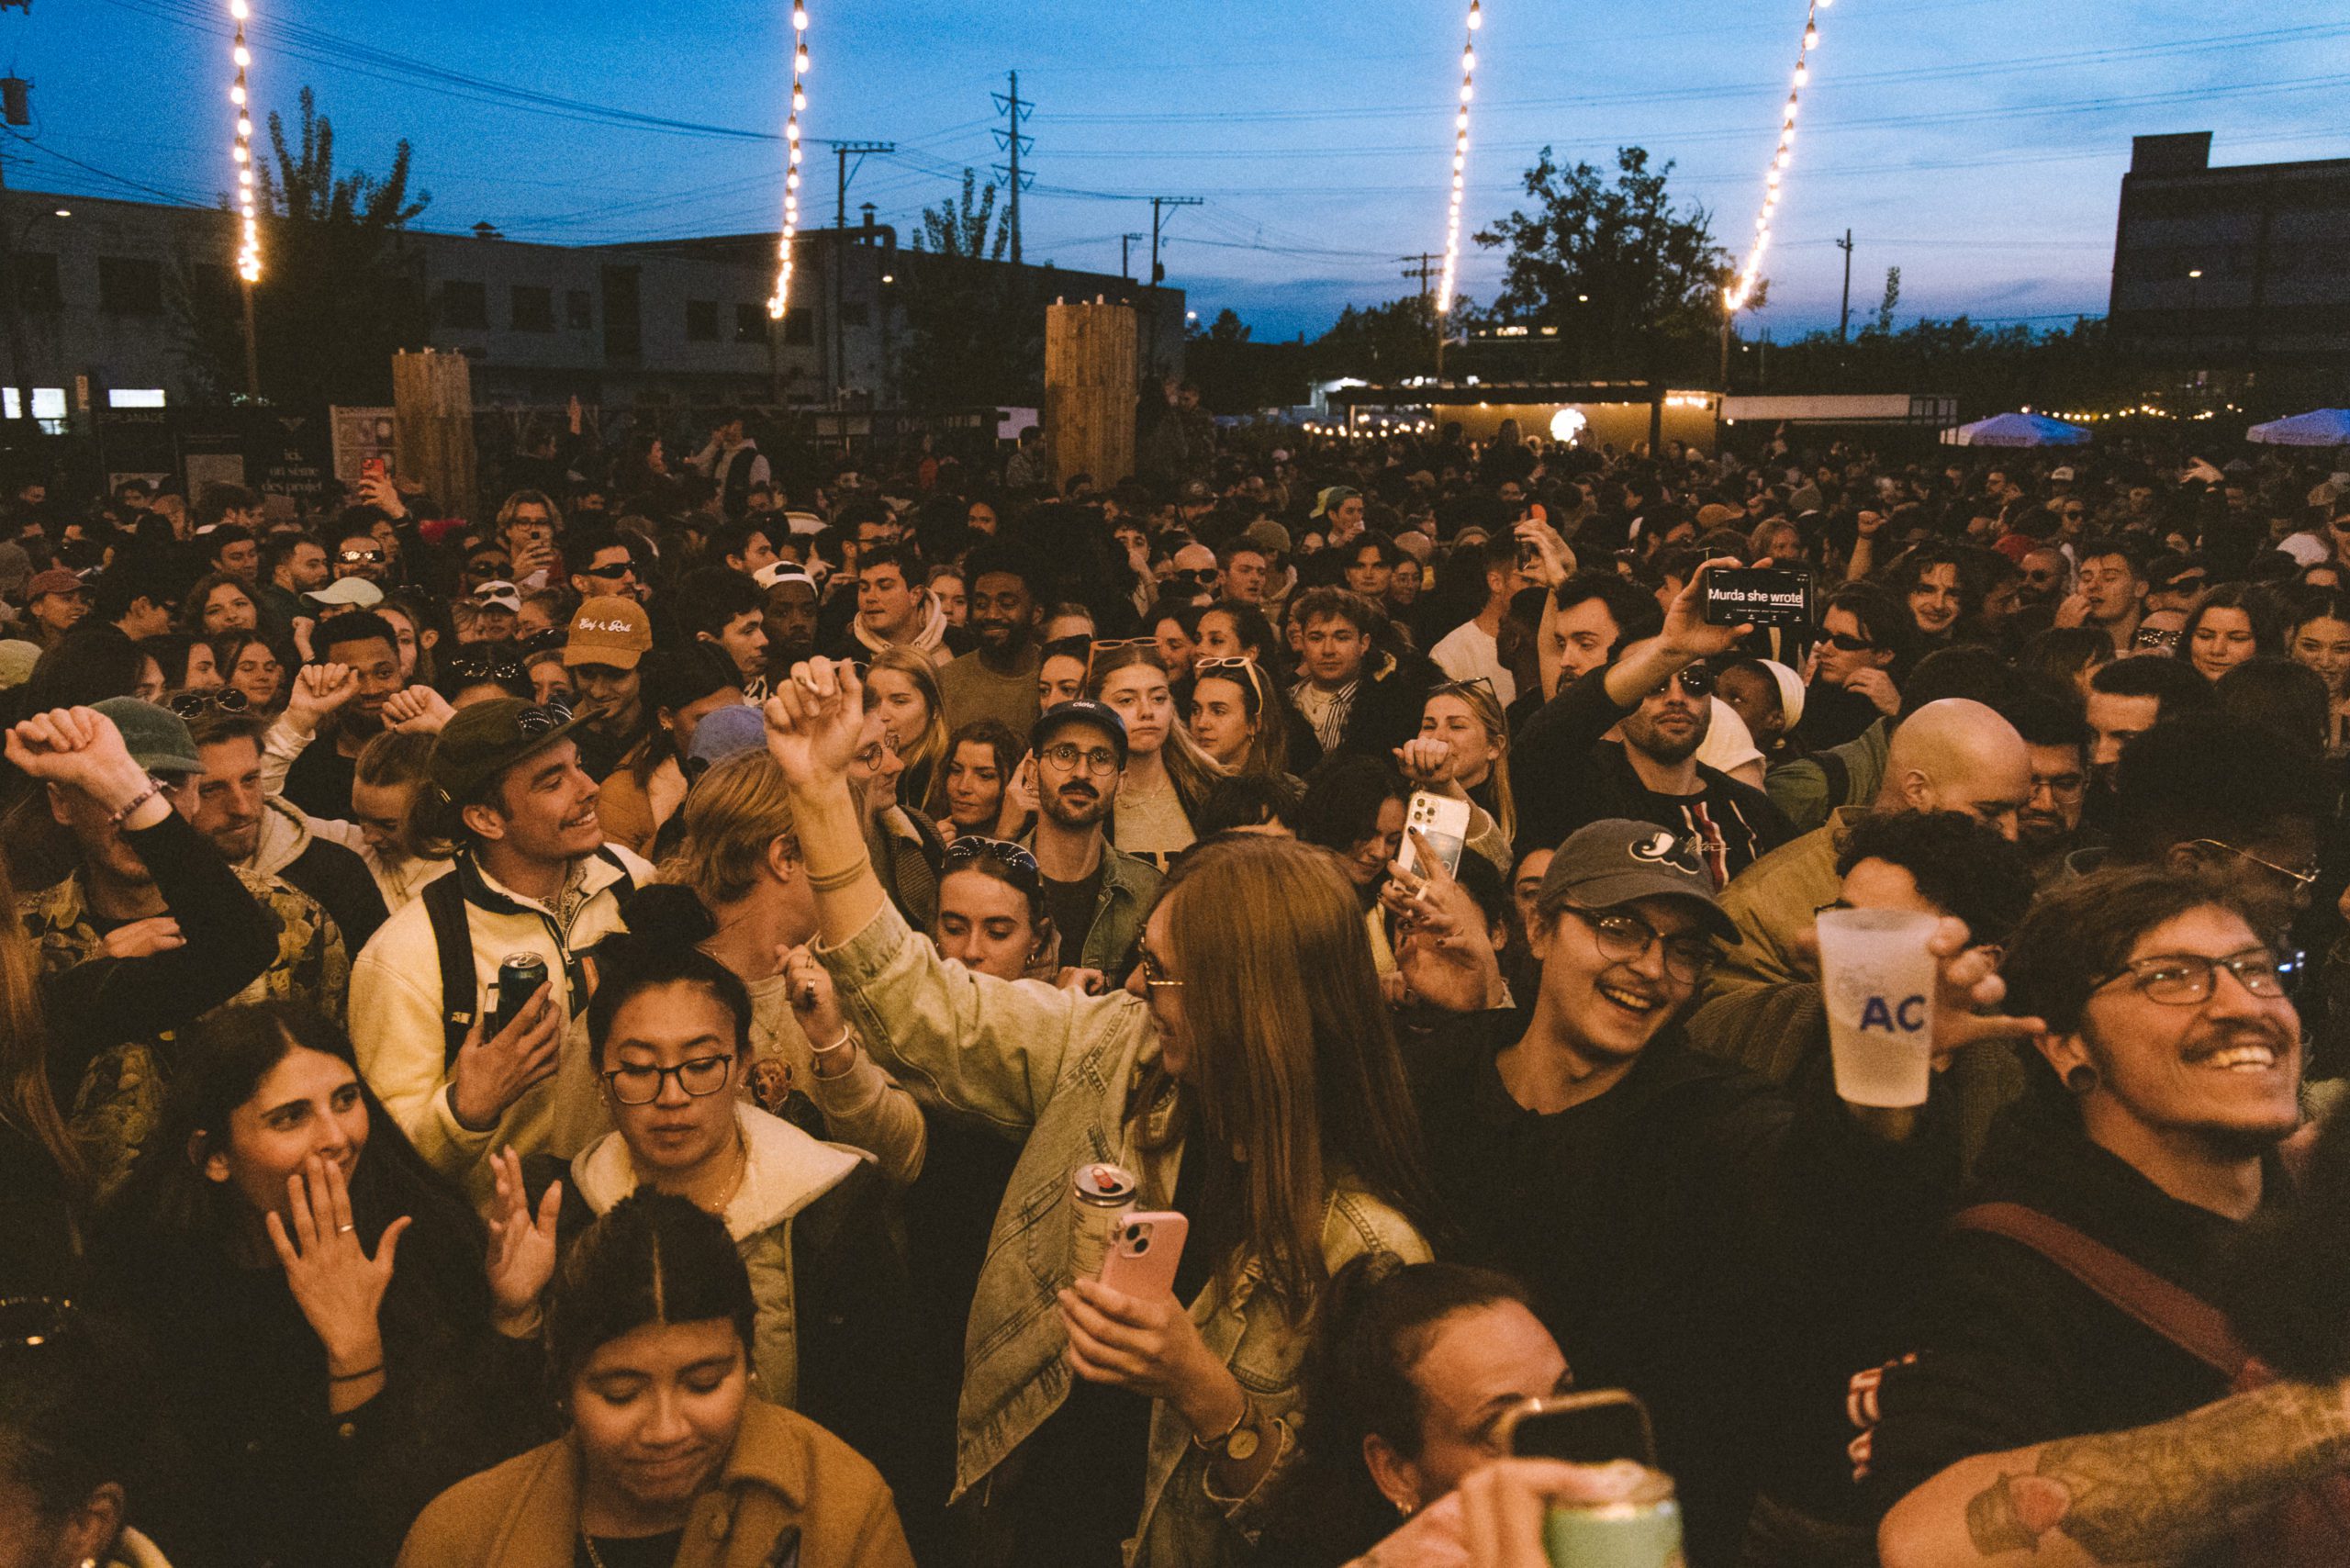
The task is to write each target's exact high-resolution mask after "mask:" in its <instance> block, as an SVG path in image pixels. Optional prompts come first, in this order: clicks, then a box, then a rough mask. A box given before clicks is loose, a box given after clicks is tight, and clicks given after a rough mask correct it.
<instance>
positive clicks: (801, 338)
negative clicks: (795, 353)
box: [783, 310, 816, 348]
mask: <svg viewBox="0 0 2350 1568" xmlns="http://www.w3.org/2000/svg"><path fill="white" fill-rule="evenodd" d="M783 341H784V342H787V343H791V344H794V345H796V346H798V347H800V348H806V347H808V346H809V345H810V344H811V343H813V342H815V341H816V313H815V312H814V311H812V310H787V311H785V312H784V313H783Z"/></svg>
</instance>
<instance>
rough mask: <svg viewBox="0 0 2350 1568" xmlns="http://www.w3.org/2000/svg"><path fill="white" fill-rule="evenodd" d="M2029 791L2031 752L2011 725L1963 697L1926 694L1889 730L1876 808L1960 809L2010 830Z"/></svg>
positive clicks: (2013, 831) (2002, 830) (2012, 834)
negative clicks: (1889, 743)
mask: <svg viewBox="0 0 2350 1568" xmlns="http://www.w3.org/2000/svg"><path fill="white" fill-rule="evenodd" d="M2030 799H2031V752H2030V750H2028V749H2027V748H2026V747H2025V745H2024V744H2023V737H2022V736H2021V735H2020V734H2016V727H2015V726H2014V725H2013V724H2010V723H2009V722H2007V721H2006V720H2005V719H2002V718H2001V717H1999V715H1998V714H1997V712H1995V711H1993V710H1991V709H1990V708H1987V707H1986V706H1985V705H1984V704H1982V703H1980V702H1977V701H1975V700H1973V699H1971V698H1965V697H1946V698H1944V699H1943V700H1941V701H1939V702H1929V703H1927V704H1926V705H1925V706H1924V707H1922V708H1920V709H1919V710H1918V711H1916V712H1914V713H1912V714H1910V715H1909V716H1908V718H1906V719H1904V720H1902V721H1901V727H1900V728H1899V729H1897V730H1895V731H1894V732H1893V745H1892V746H1891V748H1890V751H1889V753H1888V755H1887V756H1886V765H1885V783H1884V784H1883V785H1882V786H1881V787H1880V788H1879V789H1878V790H1877V797H1876V809H1877V810H1878V811H1881V812H1966V813H1968V814H1969V815H1970V816H1975V817H1979V818H1981V819H1982V820H1983V821H1985V822H1986V823H1990V824H1991V825H1992V826H1993V827H1996V828H1997V829H1998V830H1999V832H2000V833H2002V834H2005V835H2006V836H2007V837H2009V838H2013V837H2015V835H2016V813H2017V812H2019V811H2020V810H2021V809H2022V808H2023V805H2024V802H2025V801H2029V800H2030Z"/></svg>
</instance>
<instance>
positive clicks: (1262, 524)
mask: <svg viewBox="0 0 2350 1568" xmlns="http://www.w3.org/2000/svg"><path fill="white" fill-rule="evenodd" d="M1240 537H1241V538H1242V539H1243V540H1245V541H1247V542H1248V543H1250V544H1253V545H1255V546H1256V547H1257V548H1258V549H1259V550H1262V551H1263V552H1264V553H1265V554H1268V555H1286V554H1289V530H1288V529H1286V528H1283V527H1282V526H1281V524H1280V523H1278V522H1275V521H1273V520H1272V519H1271V518H1269V517H1260V518H1259V519H1258V520H1257V521H1254V522H1252V523H1250V524H1249V525H1248V527H1246V528H1244V529H1242V530H1241V531H1240Z"/></svg>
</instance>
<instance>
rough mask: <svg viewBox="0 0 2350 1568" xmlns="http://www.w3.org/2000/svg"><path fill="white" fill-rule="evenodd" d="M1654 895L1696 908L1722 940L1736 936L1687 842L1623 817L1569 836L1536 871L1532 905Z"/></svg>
mask: <svg viewBox="0 0 2350 1568" xmlns="http://www.w3.org/2000/svg"><path fill="white" fill-rule="evenodd" d="M1659 898H1662V899H1678V900H1680V901H1681V902H1684V903H1688V904H1693V905H1695V906H1697V908H1696V913H1697V915H1698V918H1699V919H1700V920H1701V921H1703V922H1704V924H1705V926H1706V929H1707V930H1708V931H1710V932H1712V933H1713V934H1714V935H1717V936H1718V937H1720V938H1721V939H1722V940H1724V941H1725V942H1735V941H1737V940H1738V939H1739V935H1738V926H1737V925H1736V924H1734V923H1733V922H1732V921H1731V920H1730V917H1729V915H1727V914H1725V913H1722V908H1721V905H1719V904H1718V903H1716V902H1714V884H1713V880H1712V879H1711V878H1709V877H1707V875H1706V872H1705V869H1704V868H1702V867H1701V866H1700V865H1699V864H1698V862H1697V856H1696V852H1695V849H1694V848H1692V847H1691V846H1690V845H1689V843H1688V841H1687V840H1686V839H1685V838H1684V837H1683V835H1681V834H1677V833H1674V832H1673V831H1672V830H1671V829H1670V828H1662V827H1659V826H1657V824H1656V823H1643V822H1632V821H1630V820H1628V819H1627V818H1623V817H1607V818H1603V819H1602V820H1600V821H1598V822H1595V823H1590V824H1588V825H1586V826H1583V827H1580V828H1577V829H1576V830H1575V831H1574V833H1572V834H1570V835H1569V836H1568V838H1567V841H1566V842H1565V843H1564V844H1561V846H1559V853H1558V854H1557V855H1556V856H1555V857H1552V859H1551V861H1550V869H1549V870H1548V871H1545V872H1544V873H1543V874H1542V887H1541V890H1540V891H1539V892H1538V893H1536V895H1535V904H1536V906H1537V907H1538V908H1540V909H1545V910H1555V909H1557V908H1558V907H1559V905H1561V904H1562V903H1572V904H1573V905H1575V906H1576V907H1577V908H1580V909H1614V908H1616V907H1617V905H1619V904H1628V903H1630V902H1633V901H1634V900H1636V899H1659Z"/></svg>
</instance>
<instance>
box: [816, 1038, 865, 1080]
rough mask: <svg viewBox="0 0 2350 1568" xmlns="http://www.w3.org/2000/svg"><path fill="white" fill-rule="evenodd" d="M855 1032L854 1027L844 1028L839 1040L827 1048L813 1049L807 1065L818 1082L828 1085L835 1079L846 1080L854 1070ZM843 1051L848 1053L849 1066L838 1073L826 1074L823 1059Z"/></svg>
mask: <svg viewBox="0 0 2350 1568" xmlns="http://www.w3.org/2000/svg"><path fill="white" fill-rule="evenodd" d="M855 1042H856V1029H855V1028H854V1027H850V1028H844V1029H843V1030H842V1031H841V1037H840V1038H839V1039H837V1040H834V1042H833V1043H832V1044H831V1045H829V1046H818V1047H815V1053H814V1056H813V1057H812V1058H811V1060H810V1061H809V1064H808V1065H809V1067H810V1069H811V1070H813V1071H814V1073H815V1075H816V1077H817V1078H818V1079H819V1080H820V1081H823V1082H827V1083H829V1082H831V1081H833V1080H834V1079H837V1078H846V1077H847V1076H848V1075H849V1074H850V1073H851V1072H853V1071H855V1070H856V1043H855ZM843 1049H845V1050H847V1051H848V1053H849V1057H850V1063H849V1066H848V1067H846V1068H844V1069H842V1070H840V1071H838V1072H826V1071H825V1070H824V1058H826V1057H828V1056H830V1055H832V1054H833V1053H834V1051H837V1050H843Z"/></svg>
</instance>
